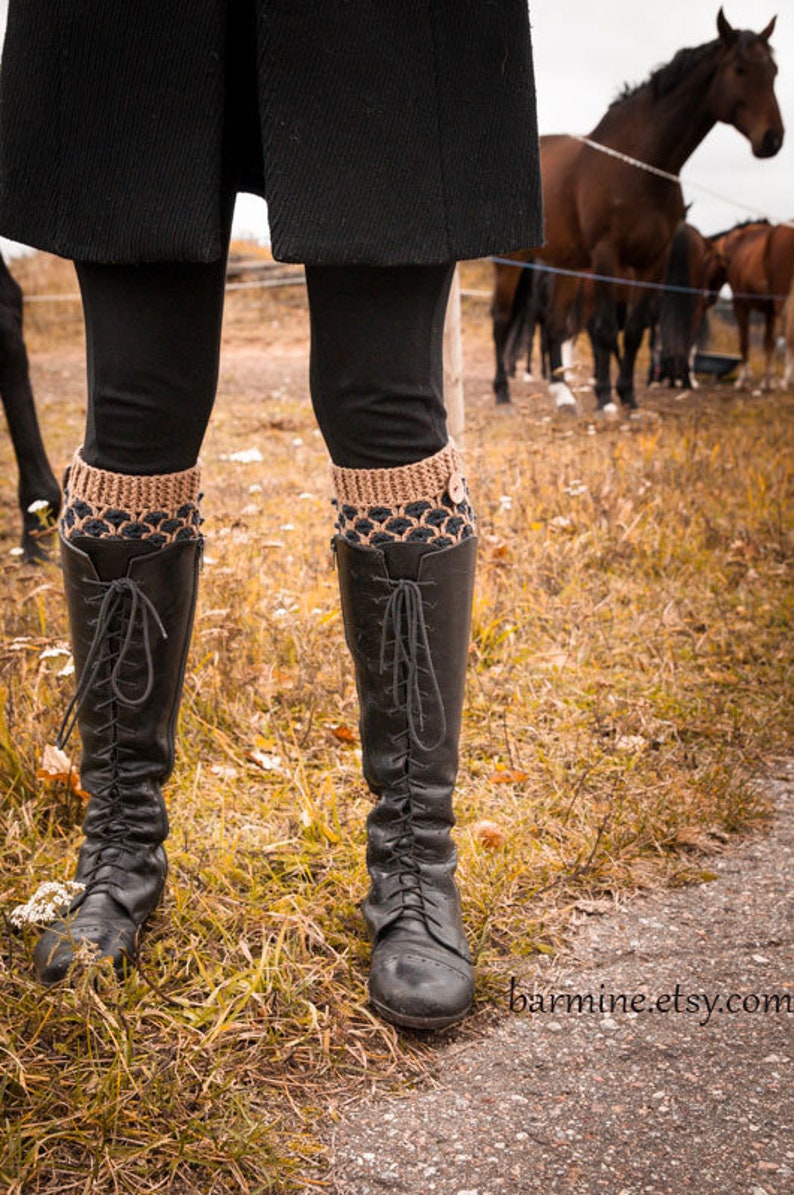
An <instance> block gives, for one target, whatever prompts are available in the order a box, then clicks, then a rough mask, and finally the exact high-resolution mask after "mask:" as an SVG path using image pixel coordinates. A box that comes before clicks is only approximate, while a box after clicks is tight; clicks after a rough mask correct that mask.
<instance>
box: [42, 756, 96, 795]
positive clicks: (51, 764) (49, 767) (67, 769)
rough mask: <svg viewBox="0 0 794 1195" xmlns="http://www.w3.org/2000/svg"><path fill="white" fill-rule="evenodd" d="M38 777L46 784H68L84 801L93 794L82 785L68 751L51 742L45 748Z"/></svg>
mask: <svg viewBox="0 0 794 1195" xmlns="http://www.w3.org/2000/svg"><path fill="white" fill-rule="evenodd" d="M36 779H37V780H43V781H44V782H45V783H46V784H53V783H58V782H60V783H63V784H67V785H68V786H69V788H70V789H71V791H72V792H73V793H74V794H75V796H77V797H80V799H81V800H83V801H87V800H88V799H89V797H90V795H91V794H90V793H87V792H86V791H85V789H84V788H81V787H80V773H79V771H78V770H77V768H76V767H75V766H74V764H73V763H72V761H71V760H70V758H69V756H68V755H67V754H66V752H65V751H62V750H61V748H60V747H54V746H53V745H52V744H51V743H48V744H47V746H46V747H45V748H44V752H43V754H42V757H41V763H40V764H39V766H38V768H37V769H36Z"/></svg>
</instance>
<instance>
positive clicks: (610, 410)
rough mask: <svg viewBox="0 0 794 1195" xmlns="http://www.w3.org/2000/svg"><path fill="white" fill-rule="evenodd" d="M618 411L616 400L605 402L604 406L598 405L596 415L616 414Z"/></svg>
mask: <svg viewBox="0 0 794 1195" xmlns="http://www.w3.org/2000/svg"><path fill="white" fill-rule="evenodd" d="M617 413H618V408H617V404H616V403H614V402H605V403H604V405H603V407H596V415H606V416H610V417H612V416H615V415H617Z"/></svg>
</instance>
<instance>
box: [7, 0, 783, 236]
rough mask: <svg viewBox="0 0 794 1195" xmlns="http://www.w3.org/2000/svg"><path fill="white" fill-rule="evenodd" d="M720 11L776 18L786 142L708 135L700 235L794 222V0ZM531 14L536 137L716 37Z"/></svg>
mask: <svg viewBox="0 0 794 1195" xmlns="http://www.w3.org/2000/svg"><path fill="white" fill-rule="evenodd" d="M20 2H21V3H24V2H25V0H20ZM108 2H110V0H108ZM724 7H725V14H726V16H727V18H728V20H729V21H730V22H731V24H732V25H734V26H735V27H737V28H742V29H754V30H755V31H756V32H758V31H760V30H761V29H762V28H763V27H764V26H765V25H766V24H767V22H768V21H769V19H770V17H772V16H773V15H774V14H775V12H777V13H778V23H777V28H776V30H775V33H774V36H773V38H772V46H773V48H774V50H775V53H776V57H777V62H778V66H779V68H780V74H779V76H778V81H777V95H778V100H779V103H780V107H781V111H782V113H783V121H784V123H785V124H786V126H787V138H786V142H785V144H784V146H783V149H782V150H781V151H780V153H779V154H778V155H777V157H775V158H772V159H767V160H761V159H757V158H754V157H753V156H752V153H751V151H750V147H749V144H748V142H747V141H745V139H744V138H743V137H742V136H741V135H740V134H739V133H737V132H736V130H735V129H732V128H728V127H727V126H724V125H718V126H717V127H716V128H715V129H714V130H713V131H712V132H711V133H710V134H709V136H708V137H707V138H706V140H705V141H704V142H703V144H702V145H701V147H700V148H699V149H698V150H697V151H696V153H695V154H693V156H692V157H691V158H690V160H689V162H688V163H687V165H686V166H685V168H684V173H683V178H684V192H685V196H686V198H687V200H692V201H693V207H692V210H691V212H690V219H691V220H692V222H693V223H694V224H696V225H697V226H698V227H699V228H700V229H701V230H702V231H703V232H705V233H709V232H715V231H717V230H718V229H722V228H724V227H727V226H729V225H731V224H734V223H736V221H738V220H741V219H744V218H745V217H746V216H748V215H751V214H762V215H766V216H768V217H769V218H770V219H771V220H774V221H777V220H788V219H792V218H794V0H724ZM6 8H7V0H0V23H2V24H3V25H4V23H5V13H6ZM530 8H531V17H532V27H533V40H534V53H535V70H536V76H537V90H538V114H539V121H540V131H541V133H563V132H565V133H586V132H588V131H589V130H590V129H592V128H593V127H594V126H595V125H596V124H597V123H598V120H599V118H600V117H601V115H602V114H603V112H604V111H605V110H606V108H607V107H608V105H609V103H610V102H611V101H612V100H613V99H614V97H615V95H616V93H617V92H618V91H619V90H620V88H621V86H622V85H623V84H624V83H637V82H641V81H642V80H643V79H645V78H646V77H647V75H648V74H649V72H650V71H651V70H653V68H654V67H656V66H660V65H661V64H662V63H664V62H668V61H669V60H670V58H672V57H673V55H674V54H675V52H676V50H680V49H681V48H682V47H683V46H696V45H700V44H702V43H703V42H707V41H710V40H712V38H714V37H716V18H717V10H718V8H719V3H718V2H717V0H658V3H656V2H655V3H651V2H650V0H531V3H530ZM687 183H693V184H694V183H701V184H703V185H704V186H707V187H709V188H711V189H712V190H714V191H718V192H720V193H721V194H724V195H725V196H726V197H727V200H733V201H734V202H728V201H727V200H726V201H720V200H717V199H713V198H711V197H708V196H705V195H702V194H701V193H700V192H698V191H697V190H696V189H695V188H694V186H692V187H689V186H687ZM740 204H742V205H745V206H744V207H742V206H738V205H740ZM746 208H752V209H753V212H752V213H751V212H748V211H747V210H746ZM235 235H238V236H243V235H252V236H255V237H258V238H260V239H266V238H267V219H266V209H265V206H264V204H263V203H262V201H261V200H259V199H256V198H255V197H253V196H245V195H244V196H240V198H239V199H238V203H237V215H236V220H235Z"/></svg>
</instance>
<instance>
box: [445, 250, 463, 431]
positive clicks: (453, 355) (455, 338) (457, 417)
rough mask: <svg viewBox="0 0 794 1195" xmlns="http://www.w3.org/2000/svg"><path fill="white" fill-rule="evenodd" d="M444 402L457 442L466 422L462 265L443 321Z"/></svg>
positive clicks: (455, 275) (454, 276) (449, 425)
mask: <svg viewBox="0 0 794 1195" xmlns="http://www.w3.org/2000/svg"><path fill="white" fill-rule="evenodd" d="M444 402H445V404H446V408H447V427H448V429H449V434H450V436H452V438H453V440H456V441H457V443H458V444H460V443H461V441H462V439H463V432H464V429H465V424H466V417H465V411H464V409H463V339H462V336H461V327H460V266H455V273H454V275H453V277H452V287H451V289H450V292H449V303H448V305H447V320H446V324H445V325H444Z"/></svg>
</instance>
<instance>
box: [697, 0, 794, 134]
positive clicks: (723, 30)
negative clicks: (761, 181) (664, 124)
mask: <svg viewBox="0 0 794 1195" xmlns="http://www.w3.org/2000/svg"><path fill="white" fill-rule="evenodd" d="M776 20H777V17H773V18H772V20H771V21H770V22H769V24H768V25H767V27H766V28H765V29H764V30H763V31H762V32H761V33H753V32H752V31H751V30H749V29H744V30H742V29H734V28H733V26H732V25H731V24H730V22H729V21H728V18H727V17H726V16H725V13H724V12H723V11H722V9H720V11H719V13H718V14H717V32H718V33H719V42H720V57H719V63H718V67H717V71H716V74H715V76H714V80H713V82H712V85H711V89H710V96H709V98H710V102H711V110H712V113H713V115H714V117H715V119H716V120H721V121H724V122H725V123H726V124H730V125H733V127H734V128H735V129H738V130H739V132H740V133H742V134H743V135H744V136H745V137H746V138H747V140H748V141H749V142H750V145H751V146H752V150H753V155H754V156H755V157H756V158H772V157H774V156H775V154H776V153H777V152H778V150H779V149H780V147H781V145H782V144H783V120H782V117H781V115H780V108H779V107H778V102H777V99H776V97H775V76H776V75H777V66H776V65H775V59H774V56H773V54H772V49H771V47H770V45H769V39H770V37H771V36H772V32H773V30H774V28H775V21H776Z"/></svg>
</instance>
